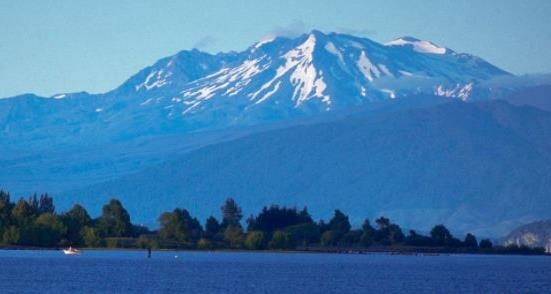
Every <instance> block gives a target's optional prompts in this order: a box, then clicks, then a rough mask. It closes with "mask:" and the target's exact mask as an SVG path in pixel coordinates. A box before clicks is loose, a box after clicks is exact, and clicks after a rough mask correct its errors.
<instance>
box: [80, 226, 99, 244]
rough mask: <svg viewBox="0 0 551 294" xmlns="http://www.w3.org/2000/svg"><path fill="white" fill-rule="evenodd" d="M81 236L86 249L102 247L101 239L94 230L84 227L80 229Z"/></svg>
mask: <svg viewBox="0 0 551 294" xmlns="http://www.w3.org/2000/svg"><path fill="white" fill-rule="evenodd" d="M81 235H82V240H83V241H84V244H85V245H86V246H87V247H96V248H97V247H101V246H102V245H103V239H102V238H101V235H100V233H99V231H98V230H97V229H96V228H93V227H88V226H86V227H84V228H83V229H82V232H81Z"/></svg>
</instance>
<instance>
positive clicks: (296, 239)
mask: <svg viewBox="0 0 551 294" xmlns="http://www.w3.org/2000/svg"><path fill="white" fill-rule="evenodd" d="M285 232H287V233H288V234H289V238H290V242H291V246H306V245H308V244H312V243H317V242H319V240H320V235H321V233H320V227H319V226H318V225H316V224H315V223H313V222H308V223H302V224H297V225H294V226H290V227H287V228H285Z"/></svg>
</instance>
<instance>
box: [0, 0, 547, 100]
mask: <svg viewBox="0 0 551 294" xmlns="http://www.w3.org/2000/svg"><path fill="white" fill-rule="evenodd" d="M550 27H551V1H548V0H526V1H515V0H484V1H480V0H472V1H468V0H465V1H460V0H450V1H448V0H439V1H437V0H423V1H411V0H405V1H389V0H385V1H374V0H364V1H360V0H357V1H356V0H346V1H345V0H340V1H329V0H313V1H309V0H300V1H298V0H277V1H259V0H250V1H246V0H242V1H238V0H233V1H230V0H227V1H222V0H220V1H215V0H210V1H209V0H200V1H191V0H185V1H184V0H182V1H160V0H157V1H153V0H152V1H148V0H137V1H136V0H132V1H130V0H117V1H113V0H94V1H78V0H67V1H61V0H59V1H47V0H43V1H26V0H0V97H6V96H12V95H17V94H21V93H36V94H39V95H45V96H50V95H53V94H56V93H61V92H73V91H88V92H92V93H98V92H105V91H108V90H110V89H112V88H114V87H116V86H117V85H119V84H120V83H122V82H123V81H124V80H125V79H127V78H128V77H130V75H132V74H134V73H135V72H137V71H138V70H140V69H141V68H143V67H145V66H147V65H150V64H152V63H153V62H155V61H156V60H158V59H160V58H161V57H164V56H167V55H171V54H174V53H176V52H178V51H179V50H182V49H190V48H193V47H198V48H199V49H202V50H206V51H209V52H217V51H227V50H242V49H244V48H246V47H247V46H249V45H251V44H252V43H253V42H255V41H257V40H259V39H260V38H262V37H263V36H265V35H267V34H269V33H272V32H277V33H281V34H297V33H299V32H304V31H309V30H311V29H313V28H316V29H319V30H322V31H325V32H330V31H340V32H348V33H354V34H357V35H361V36H365V37H368V38H371V39H374V40H376V41H379V42H385V41H388V40H391V39H393V38H395V37H398V36H402V35H411V36H415V37H417V38H419V39H426V40H431V41H433V42H435V43H437V44H439V45H442V46H446V47H449V48H452V49H454V50H456V51H460V52H468V53H472V54H475V55H478V56H480V57H483V58H485V59H486V60H488V61H490V62H491V63H493V64H495V65H497V66H499V67H501V68H503V69H505V70H508V71H510V72H512V73H515V74H524V73H541V72H551V29H550Z"/></svg>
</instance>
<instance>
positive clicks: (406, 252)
mask: <svg viewBox="0 0 551 294" xmlns="http://www.w3.org/2000/svg"><path fill="white" fill-rule="evenodd" d="M63 249H64V247H36V246H0V250H1V251H61V250H63ZM78 249H79V250H84V251H141V252H147V251H148V249H147V248H106V247H79V248H78ZM415 249H421V250H414V249H413V248H411V249H409V248H408V249H405V248H384V247H377V248H362V249H359V248H354V249H336V248H304V249H286V250H272V249H265V250H249V249H212V250H200V249H173V248H162V249H153V248H152V249H151V251H152V252H211V253H215V252H222V253H297V254H298V253H308V254H351V255H370V254H385V255H400V256H440V255H508V256H511V255H513V256H551V254H550V253H542V254H534V253H532V254H530V253H520V252H518V253H517V252H515V253H504V252H473V251H470V252H469V251H453V250H426V249H427V248H415ZM430 249H434V248H430Z"/></svg>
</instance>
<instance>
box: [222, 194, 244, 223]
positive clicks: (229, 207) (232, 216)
mask: <svg viewBox="0 0 551 294" xmlns="http://www.w3.org/2000/svg"><path fill="white" fill-rule="evenodd" d="M220 209H221V210H222V226H223V227H227V226H229V225H232V226H238V227H241V223H240V221H241V218H243V213H242V212H241V208H240V207H239V206H238V205H237V202H235V200H234V199H233V198H228V199H227V200H226V202H225V203H224V205H222V207H221V208H220Z"/></svg>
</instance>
